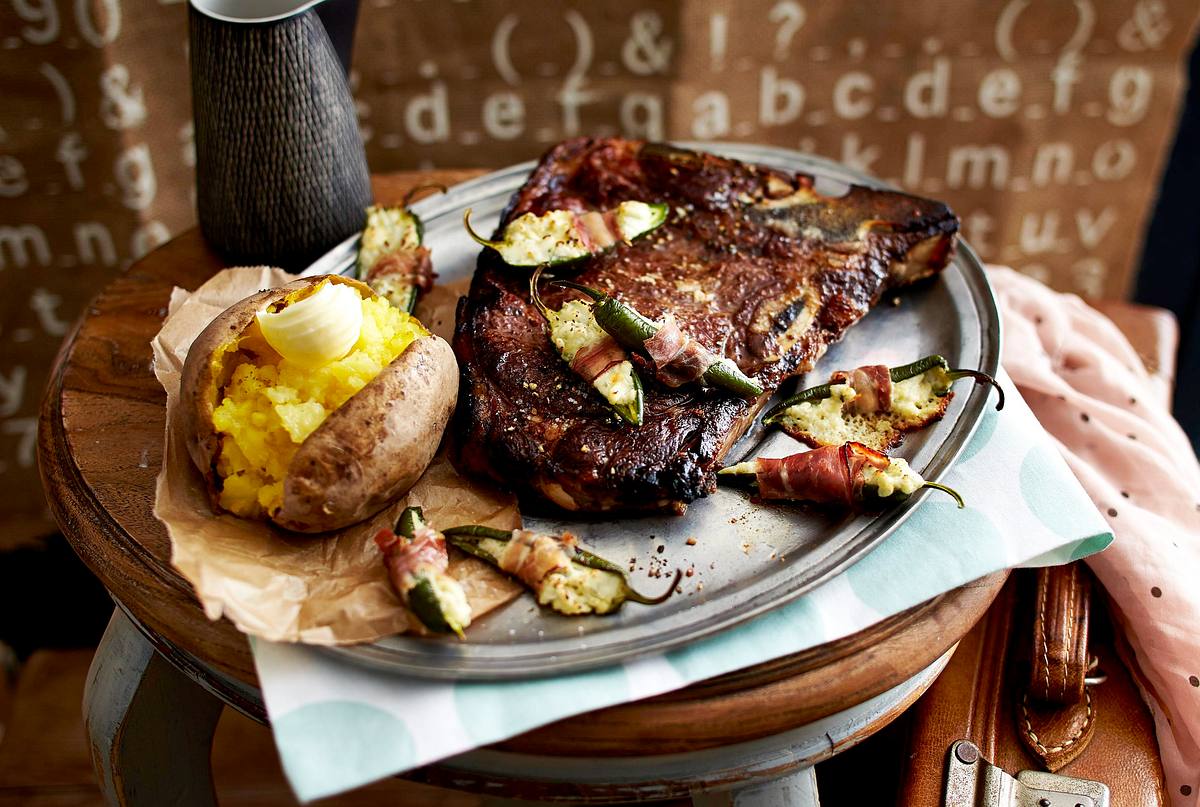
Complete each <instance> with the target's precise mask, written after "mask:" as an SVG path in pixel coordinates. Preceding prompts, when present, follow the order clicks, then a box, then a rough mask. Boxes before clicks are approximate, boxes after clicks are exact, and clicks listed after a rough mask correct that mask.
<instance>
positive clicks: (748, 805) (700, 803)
mask: <svg viewBox="0 0 1200 807" xmlns="http://www.w3.org/2000/svg"><path fill="white" fill-rule="evenodd" d="M692 805H693V807H821V799H820V796H819V794H818V793H817V773H816V769H815V768H800V769H799V770H797V771H794V772H793V773H791V774H789V775H787V776H784V777H783V778H781V779H776V780H774V781H770V782H763V783H761V784H755V785H750V786H748V787H743V788H734V789H733V790H728V791H724V792H710V793H697V794H695V795H693V796H692Z"/></svg>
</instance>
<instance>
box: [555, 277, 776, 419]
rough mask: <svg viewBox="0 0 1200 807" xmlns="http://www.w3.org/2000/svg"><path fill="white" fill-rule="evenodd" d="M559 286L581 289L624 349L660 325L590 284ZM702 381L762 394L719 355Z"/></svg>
mask: <svg viewBox="0 0 1200 807" xmlns="http://www.w3.org/2000/svg"><path fill="white" fill-rule="evenodd" d="M554 282H555V283H556V284H558V285H560V286H566V287H567V288H569V289H575V291H578V292H582V293H583V294H586V295H587V296H588V297H591V298H592V300H594V301H595V302H594V304H593V306H592V314H593V316H595V317H596V323H597V324H598V325H599V326H600V327H601V328H603V329H604V330H606V331H608V332H609V333H610V334H612V337H613V339H616V340H617V342H618V343H619V344H620V345H621V346H622V347H624V348H626V349H627V350H645V349H646V341H647V340H648V339H653V338H654V335H655V334H657V333H658V329H659V327H660V326H659V325H658V323H656V322H654V321H653V320H651V319H649V318H647V317H645V316H643V315H642V314H641V312H639V311H638V310H637V309H636V308H634V307H632V306H629V305H626V304H625V303H622V302H621V301H620V300H618V299H616V298H615V297H612V296H611V295H608V294H604V293H603V292H600V291H597V290H596V289H593V288H591V287H589V286H584V285H582V284H580V283H572V282H571V281H569V280H556V281H554ZM702 379H703V381H704V382H705V383H706V384H709V385H711V386H714V387H721V388H722V389H726V390H729V391H730V392H733V393H736V394H737V395H741V396H743V397H746V398H755V397H758V396H759V395H762V392H763V388H762V387H761V386H760V385H759V384H758V383H757V382H756V381H754V379H752V378H750V377H748V376H747V375H746V374H744V373H743V372H742V371H741V370H739V369H738V367H737V365H736V364H734V363H733V362H732V361H730V360H729V359H726V358H721V359H718V360H717V361H715V362H713V363H712V364H711V365H709V367H708V369H707V370H705V371H704V375H703V376H702Z"/></svg>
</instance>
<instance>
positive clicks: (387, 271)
mask: <svg viewBox="0 0 1200 807" xmlns="http://www.w3.org/2000/svg"><path fill="white" fill-rule="evenodd" d="M429 254H430V253H429V248H428V247H417V248H416V249H414V250H395V251H393V252H389V253H387V254H385V255H382V256H381V257H380V258H379V260H377V261H375V264H374V265H373V266H372V267H371V268H370V269H369V270H368V271H367V277H366V282H367V284H368V285H372V284H374V283H376V282H377V281H379V280H381V279H383V278H389V279H394V280H396V281H397V282H400V283H411V284H412V285H413V286H415V287H416V288H417V289H419V290H420V291H421V292H422V293H425V292H428V291H429V290H430V289H432V288H433V280H434V278H435V277H437V273H436V272H434V271H433V261H432V260H430V257H429Z"/></svg>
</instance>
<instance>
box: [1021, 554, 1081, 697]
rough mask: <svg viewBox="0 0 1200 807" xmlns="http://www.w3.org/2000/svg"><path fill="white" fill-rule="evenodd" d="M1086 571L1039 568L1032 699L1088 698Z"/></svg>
mask: <svg viewBox="0 0 1200 807" xmlns="http://www.w3.org/2000/svg"><path fill="white" fill-rule="evenodd" d="M1088 594H1089V585H1088V578H1087V575H1085V574H1083V573H1082V572H1081V570H1080V568H1079V565H1078V564H1075V563H1071V564H1068V565H1066V566H1054V567H1051V568H1048V569H1039V570H1038V575H1037V594H1036V597H1035V600H1034V620H1033V652H1032V658H1033V666H1032V671H1031V675H1030V679H1029V695H1030V697H1032V698H1034V699H1036V700H1038V701H1042V702H1043V703H1047V704H1051V703H1053V704H1060V705H1063V706H1066V705H1070V704H1074V703H1079V702H1080V701H1082V700H1083V698H1084V683H1083V679H1084V678H1086V677H1087V671H1088V600H1089V596H1088Z"/></svg>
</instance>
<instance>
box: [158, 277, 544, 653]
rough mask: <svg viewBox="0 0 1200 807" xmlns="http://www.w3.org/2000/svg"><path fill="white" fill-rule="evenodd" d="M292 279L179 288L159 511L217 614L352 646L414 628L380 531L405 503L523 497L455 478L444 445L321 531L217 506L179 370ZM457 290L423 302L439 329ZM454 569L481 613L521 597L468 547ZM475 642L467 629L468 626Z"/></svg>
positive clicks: (498, 505)
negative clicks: (390, 490) (202, 341)
mask: <svg viewBox="0 0 1200 807" xmlns="http://www.w3.org/2000/svg"><path fill="white" fill-rule="evenodd" d="M294 279H295V278H294V277H293V276H291V275H288V274H287V273H285V272H283V271H282V270H280V269H271V268H268V267H239V268H235V269H226V270H224V271H222V272H220V273H218V274H216V275H214V276H213V277H212V278H211V279H210V280H209V281H208V282H207V283H205V284H204V285H203V286H201V287H200V288H198V289H197V290H196V291H195V292H191V293H189V292H187V291H184V290H183V289H178V288H177V289H175V290H174V291H173V292H172V294H171V303H170V308H169V313H168V315H167V319H166V321H165V322H164V323H163V326H162V329H161V330H160V331H159V332H158V334H157V335H156V336H155V337H154V340H153V342H152V343H151V345H152V347H153V350H154V374H155V375H156V376H157V377H158V380H159V382H160V383H161V384H162V385H163V389H164V390H166V393H167V417H166V434H165V440H166V443H165V446H164V451H163V467H162V470H161V471H160V472H159V475H158V480H157V486H156V490H155V500H154V515H155V516H156V517H157V518H158V519H159V521H161V522H162V523H163V524H164V525H165V526H166V528H167V534H168V535H169V536H170V539H171V562H172V563H173V564H174V566H175V568H177V569H178V570H179V572H180V574H182V575H183V576H184V577H185V578H186V579H187V580H188V582H190V583H191V584H192V586H193V587H194V588H195V590H196V596H197V598H198V599H199V600H200V602H201V604H202V605H203V606H204V611H205V613H206V614H207V615H208V617H209V618H210V619H219V618H220V617H222V616H225V617H228V618H229V620H230V621H231V622H233V624H235V625H236V626H237V627H238V629H239V630H241V631H242V632H243V633H247V634H250V635H252V636H259V637H262V638H264V639H269V640H271V641H288V642H303V643H306V644H324V645H330V644H352V643H356V642H370V641H374V640H375V639H379V638H381V637H383V636H389V635H392V634H396V633H403V632H405V631H408V630H412V629H414V627H415V626H414V624H413V622H412V620H411V618H410V616H409V614H408V611H407V610H406V609H405V608H404V606H403V605H402V604H401V602H400V599H399V597H398V596H397V595H396V593H395V591H394V590H393V589H392V587H391V584H390V583H389V582H388V578H387V573H386V571H385V569H384V565H383V561H382V556H381V554H380V552H379V549H378V548H377V547H376V546H375V542H374V540H373V538H374V535H375V533H376V532H377V531H378V530H379V529H380V528H381V527H385V526H390V525H392V524H394V523H395V521H396V518H397V517H398V516H399V513H400V511H401V510H403V508H404V507H405V506H407V505H410V504H411V505H419V506H421V507H423V508H424V511H425V517H426V518H427V519H428V520H429V522H430V523H431V524H434V525H438V526H448V525H454V524H488V525H491V526H495V527H501V528H505V529H507V528H512V527H517V526H520V523H521V521H520V514H519V513H518V511H517V505H516V500H515V499H514V498H513V497H511V496H509V495H507V494H504V493H501V492H499V491H496V490H494V489H492V488H489V487H486V486H483V485H479V484H477V483H475V482H472V481H468V480H466V479H464V478H463V477H460V476H459V475H458V473H457V472H455V470H454V468H453V467H452V466H451V465H450V463H449V461H448V460H447V459H446V457H445V452H444V451H443V452H441V453H439V454H438V455H437V457H435V458H434V460H433V462H432V463H431V464H430V466H429V468H428V469H427V470H426V472H425V474H424V476H422V477H421V479H420V480H418V482H417V484H416V485H414V486H413V488H412V489H411V490H410V491H409V492H408V494H407V495H406V496H405V497H403V498H402V499H401V500H399V501H397V502H396V503H395V504H393V505H391V506H390V507H388V508H385V509H384V510H383V511H381V512H380V513H378V514H377V515H375V516H374V517H372V518H370V519H368V520H367V521H364V522H362V523H360V524H356V525H354V526H352V527H347V528H346V529H344V530H339V531H337V532H333V533H326V534H323V535H318V536H307V535H300V534H297V533H291V532H288V531H286V530H282V529H279V528H277V527H274V526H272V525H270V524H267V523H266V522H261V521H251V520H248V519H243V518H238V517H236V516H233V515H229V514H227V513H216V512H214V511H213V509H212V507H211V505H210V503H209V499H208V495H207V493H206V491H205V488H204V480H203V478H202V477H201V475H200V472H199V471H198V470H197V469H196V468H195V466H194V465H193V464H192V462H191V459H190V457H189V456H188V452H187V435H185V434H183V433H182V429H179V428H175V424H176V423H178V422H179V416H178V415H179V405H180V389H179V387H180V377H181V374H182V370H183V363H184V359H186V357H187V351H188V349H189V347H190V346H191V344H192V341H193V340H194V339H195V338H196V336H197V335H199V333H200V332H201V331H202V330H203V329H204V328H205V326H207V325H208V323H209V322H211V321H212V319H213V318H214V317H216V316H217V315H218V314H220V313H221V312H222V311H224V310H225V309H226V308H228V307H229V306H230V305H232V304H233V303H235V302H237V301H238V300H241V299H243V298H245V297H248V296H250V295H251V294H254V293H256V292H258V291H260V290H262V289H267V288H272V287H274V286H279V285H283V284H284V283H288V282H290V281H292V280H294ZM458 296H459V295H458V292H457V291H455V290H454V289H451V288H447V287H441V288H438V289H435V290H434V293H432V294H430V295H429V297H428V298H427V299H426V300H424V301H423V303H424V304H423V306H422V307H421V309H419V310H418V315H419V316H421V319H422V321H423V322H426V323H427V324H428V325H429V327H430V328H431V330H433V331H434V332H435V333H438V334H439V335H441V336H443V338H447V337H448V336H449V333H448V331H449V330H450V329H452V328H453V326H454V305H455V303H456V302H457V299H458ZM450 573H451V574H452V575H453V576H454V577H455V578H457V579H458V580H459V581H460V582H461V583H462V584H463V587H464V589H465V590H466V593H467V599H468V600H469V601H470V603H471V610H472V614H473V616H474V617H475V618H478V617H480V616H482V615H483V614H485V613H487V612H488V611H490V610H492V609H494V608H496V607H498V606H500V605H502V604H504V603H506V602H508V601H509V600H512V599H513V598H515V597H516V596H517V595H518V594H520V592H521V588H520V586H519V585H518V584H517V583H515V582H513V581H512V580H510V579H509V578H507V577H505V576H504V575H502V574H500V573H499V572H497V571H495V570H494V569H492V568H491V567H489V566H487V565H486V564H484V563H483V562H481V561H479V560H477V559H475V558H470V557H462V556H457V555H456V554H453V553H452V555H451V560H450ZM467 636H468V640H469V638H470V633H469V631H468V634H467Z"/></svg>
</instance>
